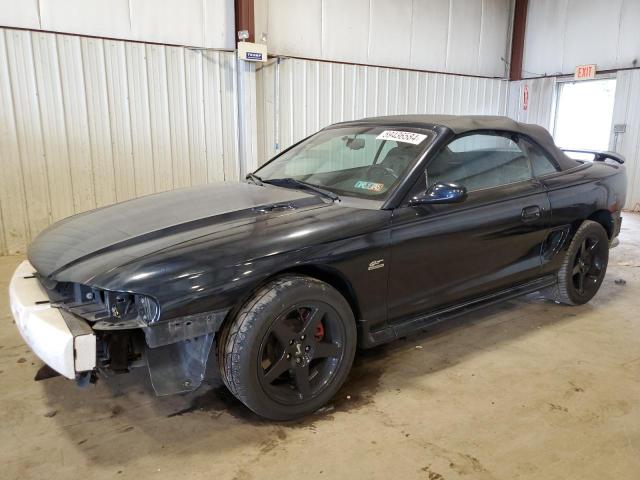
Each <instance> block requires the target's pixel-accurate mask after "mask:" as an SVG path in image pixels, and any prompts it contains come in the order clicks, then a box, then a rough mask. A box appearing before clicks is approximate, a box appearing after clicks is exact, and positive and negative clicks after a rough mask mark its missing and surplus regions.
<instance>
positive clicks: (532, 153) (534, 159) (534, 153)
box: [520, 139, 558, 177]
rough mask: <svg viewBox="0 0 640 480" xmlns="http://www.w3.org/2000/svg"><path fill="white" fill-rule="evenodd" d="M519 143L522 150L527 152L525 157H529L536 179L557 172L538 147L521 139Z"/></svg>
mask: <svg viewBox="0 0 640 480" xmlns="http://www.w3.org/2000/svg"><path fill="white" fill-rule="evenodd" d="M520 143H521V144H522V145H524V148H525V150H526V151H527V156H528V157H529V160H530V161H531V166H532V167H533V174H534V175H535V176H536V177H541V176H543V175H548V174H550V173H555V172H557V171H558V169H557V167H556V166H555V164H554V163H553V161H552V160H551V159H550V158H549V157H547V155H546V154H545V153H544V152H543V151H542V150H541V149H540V147H538V146H537V145H535V144H533V143H531V142H529V141H528V140H525V139H522V140H521V141H520Z"/></svg>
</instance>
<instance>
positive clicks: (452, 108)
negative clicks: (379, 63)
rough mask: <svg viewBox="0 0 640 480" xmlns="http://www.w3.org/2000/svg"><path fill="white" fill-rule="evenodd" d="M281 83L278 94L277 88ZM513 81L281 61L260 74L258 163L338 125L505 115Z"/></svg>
mask: <svg viewBox="0 0 640 480" xmlns="http://www.w3.org/2000/svg"><path fill="white" fill-rule="evenodd" d="M276 85H277V86H278V88H276ZM507 85H508V84H507V82H505V81H502V80H497V79H489V78H476V77H465V76H458V75H446V74H435V73H426V72H417V71H408V70H399V69H392V68H382V67H367V66H360V65H346V64H337V63H330V62H320V61H311V60H301V59H292V58H289V59H281V60H280V63H279V64H278V63H277V62H275V61H274V62H272V63H270V64H268V65H266V66H264V67H262V68H261V69H259V70H258V72H257V78H256V86H257V89H258V95H257V98H258V106H257V110H258V111H257V115H258V152H259V159H260V162H261V163H263V162H264V161H266V160H268V159H269V158H271V157H272V156H273V155H274V154H275V153H276V151H277V149H280V150H281V149H283V148H286V147H287V146H289V145H291V144H293V143H295V142H296V141H297V140H300V139H302V138H304V137H306V136H307V135H310V134H311V133H313V132H315V131H317V130H319V129H321V128H323V127H325V126H327V125H329V124H331V123H335V122H340V121H344V120H351V119H357V118H362V117H367V116H375V115H394V114H403V113H445V114H478V115H480V114H486V115H505V112H506V110H507V90H508V87H507Z"/></svg>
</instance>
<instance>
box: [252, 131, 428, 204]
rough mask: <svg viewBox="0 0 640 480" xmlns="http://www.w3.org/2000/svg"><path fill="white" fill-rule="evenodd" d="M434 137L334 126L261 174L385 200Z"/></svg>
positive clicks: (267, 178)
mask: <svg viewBox="0 0 640 480" xmlns="http://www.w3.org/2000/svg"><path fill="white" fill-rule="evenodd" d="M434 136H435V134H434V133H433V132H431V131H429V130H420V129H415V128H405V127H382V126H371V125H359V126H353V125H351V126H344V127H336V128H330V129H327V130H322V131H320V132H318V133H317V134H315V135H313V136H312V137H310V138H308V139H307V140H305V141H303V142H302V143H300V144H299V145H296V146H295V147H293V148H292V149H290V150H288V151H286V152H284V153H283V154H282V155H280V156H279V157H277V158H275V159H274V160H273V161H271V162H269V163H268V164H266V165H265V166H263V167H262V168H260V169H259V170H258V171H256V175H258V176H259V177H260V178H261V179H262V180H263V181H265V182H273V183H276V182H275V181H277V180H282V179H295V180H299V181H303V182H305V183H307V184H311V185H314V186H317V187H321V188H323V189H325V190H329V191H331V192H334V193H337V194H339V195H346V196H354V197H360V198H370V199H375V200H384V199H385V198H386V197H387V196H388V195H389V193H390V192H391V191H392V190H393V188H394V187H395V186H396V185H397V184H398V182H399V180H400V179H402V177H403V176H404V175H405V173H406V172H407V171H408V170H409V168H410V167H411V166H412V165H413V164H414V163H415V161H416V160H417V159H418V158H419V157H420V155H421V153H422V152H423V151H424V149H425V148H426V146H427V145H428V144H429V143H430V142H431V140H432V139H433V138H434ZM278 184H280V183H278Z"/></svg>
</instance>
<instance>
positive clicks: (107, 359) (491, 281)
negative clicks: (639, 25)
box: [10, 116, 626, 420]
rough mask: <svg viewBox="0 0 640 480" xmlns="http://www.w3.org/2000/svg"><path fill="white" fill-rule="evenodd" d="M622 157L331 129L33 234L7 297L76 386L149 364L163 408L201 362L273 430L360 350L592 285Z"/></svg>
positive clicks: (622, 182) (465, 130) (618, 199)
mask: <svg viewBox="0 0 640 480" xmlns="http://www.w3.org/2000/svg"><path fill="white" fill-rule="evenodd" d="M622 163H623V160H622V158H620V157H619V156H618V155H616V154H611V153H606V152H605V153H603V152H596V153H594V154H593V159H592V161H579V160H574V159H571V158H569V157H568V156H567V155H566V154H565V153H564V152H563V151H561V150H559V149H558V148H557V147H556V146H555V145H554V143H553V140H552V139H551V136H550V135H549V134H548V133H547V131H545V130H544V129H542V128H540V127H536V126H532V125H524V124H521V123H517V122H514V121H512V120H509V119H507V118H503V117H453V116H395V117H381V118H369V119H364V120H359V121H353V122H346V123H340V124H337V125H332V126H330V127H327V128H325V129H323V130H322V131H320V132H318V133H316V134H315V135H312V136H311V137H309V138H306V139H305V140H303V141H301V142H299V143H298V144H296V145H294V146H292V147H291V148H289V149H288V150H285V151H284V152H282V153H280V154H279V155H278V156H276V157H275V158H273V159H272V160H271V161H269V162H268V163H266V164H265V165H264V166H262V167H261V168H259V169H258V170H257V171H256V172H255V173H251V174H249V175H247V181H246V182H243V183H240V182H239V183H223V184H217V185H207V186H199V187H194V188H188V189H183V190H175V191H171V192H166V193H161V194H157V195H151V196H147V197H143V198H139V199H136V200H131V201H128V202H125V203H121V204H118V205H114V206H111V207H107V208H102V209H98V210H94V211H91V212H88V213H84V214H80V215H76V216H73V217H70V218H68V219H66V220H63V221H61V222H58V223H56V224H55V225H52V226H51V227H49V228H48V229H47V230H46V231H44V232H43V233H42V234H40V235H39V236H38V237H37V239H36V240H35V241H34V242H33V244H32V245H31V246H30V248H29V253H28V261H25V262H24V263H23V264H22V265H20V266H19V268H18V269H17V270H16V273H15V274H14V276H13V279H12V281H11V286H10V296H11V304H12V309H13V313H14V316H15V319H16V324H17V326H18V328H19V330H20V332H21V334H22V336H23V337H24V339H25V341H26V342H27V343H28V344H29V345H30V347H31V348H32V349H33V350H34V351H35V353H36V354H37V355H38V356H39V357H40V358H41V359H42V360H43V361H44V362H46V363H47V364H49V365H50V366H51V367H53V368H54V369H55V370H57V371H58V372H60V373H61V374H63V375H64V376H66V377H69V378H74V379H76V380H77V381H78V382H80V383H84V382H87V381H89V380H90V379H91V378H92V376H94V375H95V374H96V373H97V374H98V375H100V374H101V373H105V374H112V373H113V372H127V371H129V370H130V369H131V368H133V367H136V366H146V367H147V368H148V370H149V374H150V377H151V382H152V384H153V387H154V389H155V390H156V392H157V393H158V394H159V395H165V394H172V393H178V392H185V391H190V390H194V389H196V388H198V386H199V385H200V384H201V382H202V380H203V377H204V374H205V367H206V365H207V362H208V359H209V357H210V356H215V358H213V357H212V361H213V360H216V361H217V364H218V366H219V369H220V372H221V375H222V378H223V380H224V382H225V384H226V385H227V387H228V388H229V389H230V390H231V392H233V394H234V395H235V396H237V397H238V398H239V399H240V400H241V401H242V402H244V403H245V404H246V405H247V406H248V407H249V408H250V409H252V410H253V411H255V412H257V413H258V414H260V415H263V416H265V417H268V418H271V419H277V420H284V419H290V418H295V417H299V416H302V415H305V414H308V413H311V412H313V411H314V410H316V409H318V408H319V407H321V406H322V405H323V404H325V403H326V402H327V401H329V400H330V399H331V397H332V396H333V395H334V394H335V393H336V391H337V390H338V388H339V387H340V386H341V384H342V383H343V382H344V381H345V379H346V377H347V374H348V373H349V369H350V367H351V364H352V361H353V358H354V354H355V351H356V347H357V346H360V347H363V348H367V347H371V346H374V345H378V344H381V343H384V342H388V341H390V340H393V339H395V338H398V337H400V336H404V335H407V334H409V333H411V332H414V331H416V330H419V329H421V328H424V327H425V326H426V325H429V324H432V323H434V322H440V321H442V320H445V319H448V318H451V317H453V316H455V315H458V314H460V313H463V312H468V311H469V310H471V309H475V308H478V307H481V306H484V305H487V304H490V303H494V302H497V301H501V300H504V299H508V298H512V297H514V296H516V295H522V294H526V293H530V292H534V291H544V292H546V294H547V295H548V296H549V298H550V299H553V300H555V301H557V302H560V303H565V304H569V305H577V304H582V303H585V302H587V301H589V300H590V299H591V298H592V297H593V296H594V295H595V294H596V292H597V291H598V288H599V287H600V284H601V283H602V280H603V277H604V275H605V271H606V269H607V261H608V256H609V248H610V246H611V245H612V244H613V243H614V241H617V240H616V236H617V235H618V233H619V231H620V222H621V216H620V212H621V209H622V207H623V206H624V203H625V193H626V178H625V169H624V166H623V165H622Z"/></svg>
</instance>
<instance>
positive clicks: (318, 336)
mask: <svg viewBox="0 0 640 480" xmlns="http://www.w3.org/2000/svg"><path fill="white" fill-rule="evenodd" d="M313 336H314V337H316V340H317V341H321V340H322V339H323V338H324V325H322V322H320V323H318V325H316V331H315V332H314V334H313Z"/></svg>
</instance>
